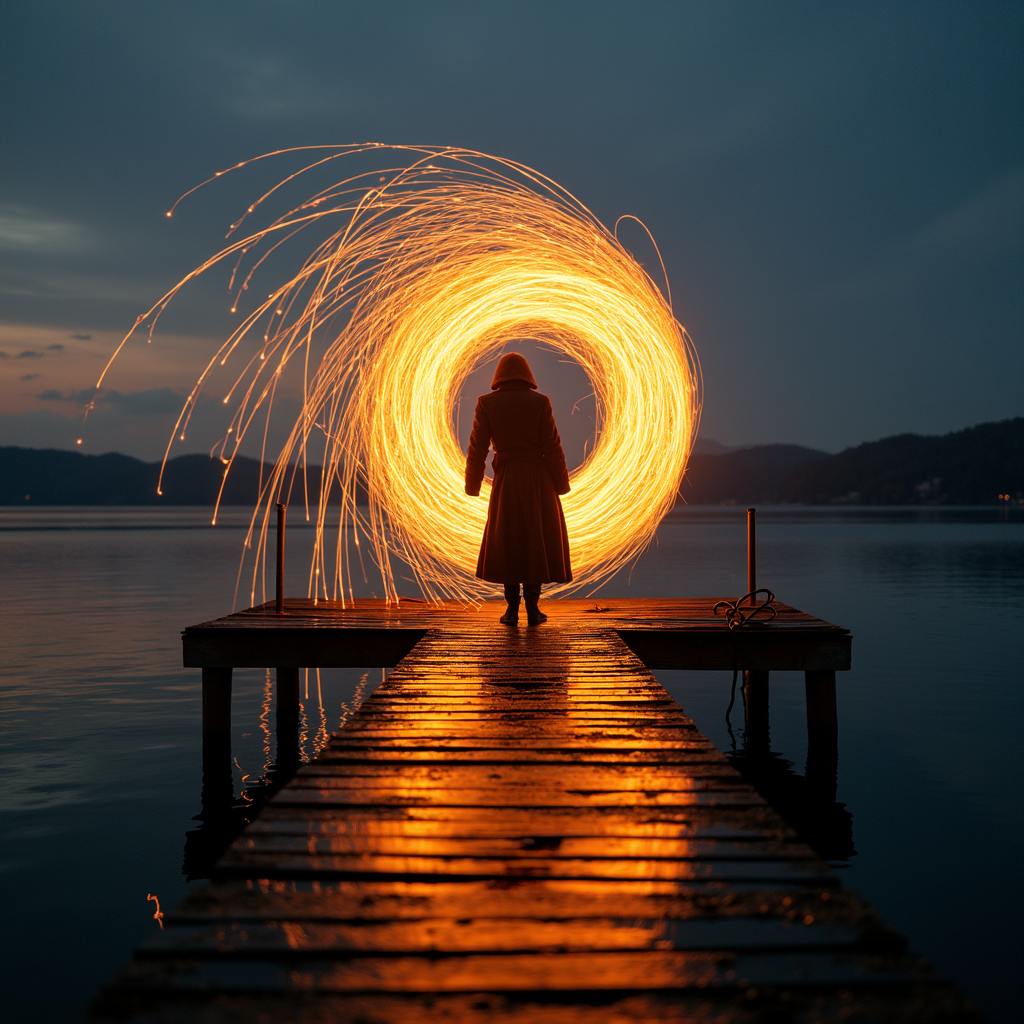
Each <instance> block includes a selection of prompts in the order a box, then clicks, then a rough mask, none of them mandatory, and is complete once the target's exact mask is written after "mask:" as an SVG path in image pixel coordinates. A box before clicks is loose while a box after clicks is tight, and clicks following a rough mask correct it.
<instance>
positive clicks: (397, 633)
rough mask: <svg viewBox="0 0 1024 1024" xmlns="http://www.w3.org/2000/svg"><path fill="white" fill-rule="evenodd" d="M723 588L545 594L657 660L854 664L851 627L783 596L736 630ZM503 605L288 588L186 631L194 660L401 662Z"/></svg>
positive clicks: (591, 628)
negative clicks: (311, 594) (342, 598)
mask: <svg viewBox="0 0 1024 1024" xmlns="http://www.w3.org/2000/svg"><path fill="white" fill-rule="evenodd" d="M718 600H719V599H718V598H680V599H676V598H660V599H646V598H643V599H635V598H634V599H628V600H622V599H613V600H608V601H605V602H602V603H600V604H598V603H595V602H594V601H583V600H559V601H549V602H546V603H545V609H546V610H547V612H548V614H549V615H550V616H551V625H552V628H570V629H578V630H580V631H581V632H584V633H588V634H591V633H594V632H598V633H601V632H604V631H605V630H609V629H611V630H615V631H616V632H617V633H618V634H619V636H620V637H621V638H622V639H624V640H625V641H626V644H627V646H628V647H629V648H630V649H631V650H632V651H634V652H635V653H636V654H638V655H639V657H640V658H641V659H642V660H643V661H644V663H645V664H647V665H648V666H649V667H652V668H677V669H734V668H738V669H743V670H753V671H787V670H793V671H808V670H810V671H832V672H836V671H845V670H847V669H849V667H850V646H851V638H850V634H849V631H848V630H846V629H843V628H842V627H840V626H835V625H833V624H832V623H830V622H825V621H824V620H822V619H818V618H815V617H814V616H813V615H809V614H808V613H806V612H802V611H800V610H799V609H796V608H792V607H790V606H789V605H786V604H782V603H781V602H776V603H775V604H774V608H775V610H776V612H777V614H776V617H775V618H774V619H772V620H771V622H770V623H768V624H766V625H764V626H762V627H759V628H755V629H744V630H739V631H730V630H729V629H728V627H727V625H726V621H725V619H724V617H723V616H722V615H715V614H714V607H715V604H716V603H717V602H718ZM499 614H500V610H499V606H498V604H497V603H496V602H485V603H484V604H482V605H480V606H476V607H467V606H465V605H460V604H456V603H454V602H448V603H442V604H429V605H428V604H426V603H425V602H421V601H410V600H403V601H401V602H400V603H399V604H397V605H395V604H387V603H386V602H384V601H375V600H362V599H360V600H357V601H354V602H348V603H346V604H344V605H342V604H341V603H340V602H337V601H320V602H313V601H310V600H302V599H292V598H289V599H288V600H287V601H286V602H285V613H284V614H283V615H277V614H275V613H274V610H273V606H272V605H261V606H259V607H256V608H250V609H247V610H246V611H243V612H237V613H235V614H233V615H226V616H224V617H223V618H220V619H214V620H212V621H211V622H202V623H198V624H197V625H194V626H189V627H188V629H186V630H185V631H184V633H183V634H182V642H183V656H184V664H185V665H186V667H193V668H204V667H205V668H240V667H243V666H244V667H257V668H262V667H279V666H295V667H301V668H309V667H312V666H319V667H344V666H359V665H395V664H397V663H398V662H399V661H400V660H401V659H402V658H404V657H405V656H406V655H407V654H408V653H409V651H411V650H412V648H413V646H415V645H416V644H417V643H418V642H419V641H420V640H421V639H423V637H424V636H425V635H426V633H427V631H428V630H431V629H440V630H444V631H446V632H449V631H451V632H453V633H454V634H456V635H467V634H469V633H473V632H475V633H477V634H479V635H487V633H488V632H489V631H490V630H491V629H492V628H493V622H494V619H495V618H497V616H498V615H499Z"/></svg>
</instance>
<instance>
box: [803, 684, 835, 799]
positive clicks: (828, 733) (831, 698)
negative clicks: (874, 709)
mask: <svg viewBox="0 0 1024 1024" xmlns="http://www.w3.org/2000/svg"><path fill="white" fill-rule="evenodd" d="M804 681H805V692H806V706H807V767H806V769H805V773H804V774H805V777H806V779H807V784H808V786H810V787H812V788H813V789H815V790H816V791H817V792H818V793H819V795H821V796H822V797H823V798H825V799H831V800H835V797H836V789H837V775H838V770H839V714H838V709H837V707H836V674H835V672H828V671H820V670H813V671H812V670H808V671H806V672H804Z"/></svg>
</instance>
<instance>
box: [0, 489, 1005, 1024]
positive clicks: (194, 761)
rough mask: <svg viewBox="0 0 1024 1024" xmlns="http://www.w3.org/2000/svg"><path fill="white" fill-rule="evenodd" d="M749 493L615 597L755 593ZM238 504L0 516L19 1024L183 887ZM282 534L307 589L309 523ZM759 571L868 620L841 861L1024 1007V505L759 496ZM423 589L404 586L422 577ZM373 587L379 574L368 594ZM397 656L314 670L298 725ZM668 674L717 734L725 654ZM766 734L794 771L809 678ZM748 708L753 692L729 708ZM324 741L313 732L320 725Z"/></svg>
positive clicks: (1, 695)
mask: <svg viewBox="0 0 1024 1024" xmlns="http://www.w3.org/2000/svg"><path fill="white" fill-rule="evenodd" d="M743 515H744V513H743V510H742V509H730V508H714V509H709V508H685V509H681V510H679V511H677V512H674V513H672V515H671V516H670V517H669V518H668V519H667V520H666V521H665V522H664V523H663V524H662V527H661V529H660V530H659V537H658V544H657V546H655V547H652V548H651V549H650V550H649V551H648V552H647V553H646V554H645V555H644V556H643V558H641V559H640V561H639V562H638V563H637V565H636V566H635V567H634V569H633V570H632V573H631V574H626V573H623V574H620V576H619V577H618V578H616V579H615V580H613V581H612V582H611V583H609V584H608V585H607V586H606V587H605V588H604V590H603V591H602V595H603V596H609V597H614V596H619V597H627V596H635V597H644V596H679V597H686V596H702V595H704V596H707V595H712V594H714V595H719V596H720V595H730V594H732V595H735V594H739V593H741V592H742V591H743V590H744V589H745V586H744V584H745V581H746V576H745V573H746V568H745V565H746V563H745V547H744V545H745V536H744V526H743ZM245 521H246V519H245V515H244V514H243V513H242V510H228V511H227V514H226V515H225V516H223V517H222V525H220V526H218V527H216V528H211V527H210V526H209V512H208V511H207V510H205V509H21V508H16V509H0V615H2V618H0V622H2V632H0V648H2V650H0V672H2V676H0V715H2V717H0V761H2V775H0V813H2V819H0V820H2V832H0V842H2V846H0V915H2V917H0V919H2V922H3V927H2V929H0V942H2V944H3V949H2V951H0V963H2V964H3V965H4V966H3V970H4V982H3V997H2V999H3V1003H2V1006H3V1019H4V1020H5V1021H6V1022H8V1024H21V1022H28V1021H32V1022H36V1021H40V1020H45V1021H49V1022H62V1021H69V1020H72V1019H73V1018H74V1017H75V1016H76V1015H78V1014H80V1013H81V1012H82V1009H83V1007H84V1006H85V1005H86V1003H87V1001H88V1000H89V999H90V998H91V996H92V995H94V994H95V992H96V991H97V989H98V988H99V987H100V985H101V984H102V983H103V982H104V981H105V980H106V979H108V978H109V977H110V976H111V975H113V974H114V973H115V972H116V971H117V970H119V969H120V968H121V967H122V966H123V965H124V964H125V963H126V962H127V961H128V958H129V956H130V954H131V951H132V949H133V948H134V947H135V946H136V945H137V943H138V942H139V941H140V940H141V939H142V938H143V937H144V936H145V935H146V934H148V933H149V932H150V931H151V930H152V929H154V928H156V927H157V924H156V922H155V921H154V920H153V916H152V915H153V911H154V907H155V904H154V903H153V902H152V901H149V900H147V896H149V895H155V896H158V897H159V899H160V902H161V905H162V906H163V907H164V908H167V909H170V908H173V907H174V906H175V905H176V904H177V903H178V901H179V900H180V899H181V898H182V896H183V895H184V894H185V892H186V890H187V889H188V888H189V886H191V885H196V884H202V883H201V882H197V881H192V882H189V881H188V880H187V879H186V877H185V876H184V874H183V873H182V860H183V849H184V846H185V834H186V832H188V831H191V830H195V829H196V827H197V823H196V822H195V821H194V820H193V816H194V815H196V814H197V813H198V812H199V810H200V803H199V797H200V782H201V765H200V717H201V715H200V711H201V709H200V686H199V672H198V670H184V669H182V668H180V661H181V653H180V639H179V631H180V630H181V628H182V627H184V626H186V625H189V624H191V623H194V622H200V621H203V620H205V619H209V618H214V617H216V616H218V615H222V614H224V613H226V612H227V611H229V610H230V608H231V605H232V600H233V594H234V585H235V578H236V572H237V569H238V557H239V554H240V549H241V542H242V536H243V533H242V530H241V526H242V524H243V523H244V522H245ZM298 526H299V524H294V525H293V526H292V528H291V529H290V531H289V570H290V572H289V592H290V593H292V594H300V593H304V574H303V572H302V565H301V559H302V553H303V551H304V549H305V547H308V545H309V542H310V538H311V534H310V533H309V531H304V530H302V529H301V528H298ZM758 556H759V566H758V582H759V583H760V584H761V585H762V586H768V587H770V588H771V589H772V590H773V591H774V592H775V594H776V596H777V597H778V598H779V600H782V601H785V602H787V603H789V604H792V605H795V606H797V607H799V608H802V609H804V610H805V611H809V612H811V613H812V614H815V615H818V616H820V617H822V618H825V619H828V620H830V621H832V622H836V623H839V624H840V625H843V626H846V627H848V628H849V629H851V630H852V632H853V635H854V645H853V665H854V667H853V671H851V672H848V673H841V674H840V675H839V677H838V694H839V727H840V737H839V742H840V761H839V800H840V801H842V802H843V803H844V804H845V805H846V810H847V811H848V813H849V814H850V816H851V817H852V825H853V846H854V848H855V851H856V852H855V853H854V854H853V855H851V856H848V857H838V858H837V859H835V860H834V861H833V863H835V864H836V866H837V868H838V869H839V871H840V873H841V876H842V879H843V882H844V884H846V885H848V886H850V887H852V888H854V889H856V890H857V891H858V892H860V893H861V894H862V895H864V896H866V897H867V898H868V899H869V900H870V901H871V902H872V903H873V904H874V905H875V906H876V907H877V909H878V910H879V911H880V912H881V913H882V914H883V915H884V916H885V917H886V918H887V919H888V920H889V921H890V922H891V923H892V924H893V925H895V926H896V927H897V928H898V929H900V930H901V931H902V932H903V933H904V934H905V935H906V936H907V938H908V939H909V941H910V944H911V946H912V947H913V948H914V949H916V950H917V951H919V952H921V953H923V954H925V955H926V956H928V957H929V958H930V959H931V960H932V962H933V963H934V964H935V965H936V967H937V968H938V969H939V970H940V971H942V972H943V973H946V974H948V975H950V976H952V977H953V978H954V979H955V980H956V981H957V983H958V984H959V985H960V986H961V988H962V989H964V990H965V991H966V992H968V993H969V994H970V995H971V996H972V997H973V998H974V999H975V1001H976V1002H977V1003H979V1004H980V1005H981V1006H982V1007H983V1008H985V1009H986V1010H987V1011H988V1013H989V1014H990V1016H991V1018H992V1020H993V1021H996V1022H999V1024H1002V1022H1010V1021H1018V1020H1020V1019H1021V971H1020V965H1021V963H1022V962H1024V960H1022V957H1024V941H1022V937H1024V894H1022V878H1024V871H1022V870H1021V869H1022V866H1024V863H1022V862H1024V857H1022V854H1024V827H1022V825H1024V800H1022V792H1021V790H1022V779H1024V771H1022V768H1024V756H1022V743H1021V737H1022V733H1024V686H1022V681H1024V673H1022V665H1024V628H1022V626H1024V622H1022V620H1024V517H1022V516H1021V515H1020V514H1019V510H1016V509H1014V510H996V509H991V510H990V509H932V508H930V509H850V508H837V509H783V508H768V509H763V510H761V511H760V513H759V532H758ZM409 593H413V591H412V589H411V588H410V590H409ZM369 594H370V588H369V587H368V588H367V589H366V596H369ZM380 673H381V670H380V669H379V668H367V669H362V670H344V671H343V670H333V671H330V672H327V671H324V672H322V673H321V676H320V679H319V685H318V680H317V678H316V675H315V673H311V674H310V678H309V682H308V691H307V694H308V695H307V696H306V700H305V708H306V712H307V715H306V718H307V725H306V736H305V744H306V749H307V750H308V751H312V750H313V749H314V748H315V746H316V745H317V743H318V742H321V741H322V739H323V738H324V736H325V735H326V732H327V731H329V730H333V729H336V728H337V727H338V724H339V722H340V720H341V718H342V716H343V715H344V713H345V705H350V704H351V703H352V701H353V697H354V695H355V694H356V691H357V688H360V687H361V688H362V690H363V691H364V692H370V690H372V687H373V686H374V685H376V683H378V682H379V681H380ZM658 677H659V679H661V680H662V682H663V683H664V684H665V685H666V686H667V687H668V688H669V690H670V691H671V692H672V694H673V696H674V697H675V698H676V699H677V700H678V701H679V703H680V704H682V706H683V708H684V709H685V710H686V711H687V712H688V713H689V714H690V715H691V716H693V718H694V719H695V720H696V722H697V725H698V726H699V727H700V728H701V729H702V730H703V731H704V732H706V733H707V734H708V735H709V736H710V737H711V738H712V739H713V740H714V741H715V742H716V743H717V744H718V745H719V747H721V748H723V749H725V750H728V749H730V746H731V744H732V739H731V737H730V734H729V731H728V729H727V727H726V722H725V712H726V708H727V706H728V703H729V696H730V693H729V690H730V683H731V680H732V674H731V673H715V672H707V673H683V672H661V673H658ZM267 687H268V681H267V677H266V674H265V673H263V672H259V671H255V670H242V671H237V672H236V681H235V693H234V703H233V712H234V718H233V732H234V736H233V744H234V746H233V749H234V752H235V754H236V757H237V772H236V776H235V784H236V792H240V790H241V787H242V784H243V777H245V778H246V781H247V782H248V783H251V782H252V781H253V780H255V779H258V778H259V777H260V776H261V775H262V774H263V772H264V769H265V766H266V765H267V764H268V762H269V761H270V756H271V753H272V750H273V737H272V727H273V714H272V713H268V708H269V703H268V689H267ZM771 701H772V704H771V715H772V717H771V730H772V731H771V737H772V748H773V750H774V751H776V752H778V753H779V754H780V755H781V757H783V758H785V759H786V760H787V761H789V762H792V764H793V766H794V770H795V772H797V773H799V772H802V771H803V763H804V757H805V754H806V729H805V724H804V703H803V681H802V676H801V675H800V674H798V673H778V674H774V675H773V676H772V680H771ZM732 719H733V724H734V725H735V724H736V722H737V719H738V720H739V724H740V725H742V711H740V712H739V714H737V712H736V711H734V712H733V715H732ZM318 737H319V739H318Z"/></svg>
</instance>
